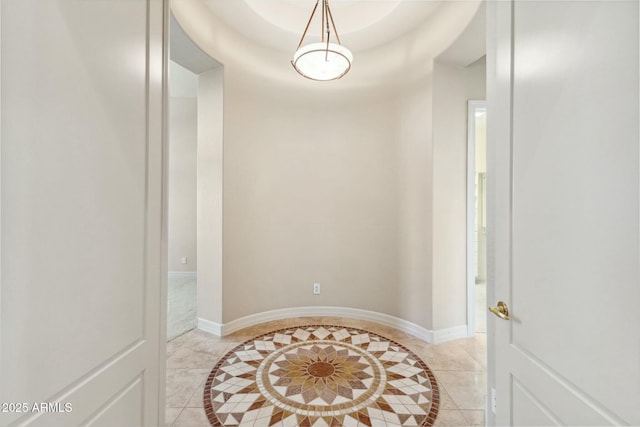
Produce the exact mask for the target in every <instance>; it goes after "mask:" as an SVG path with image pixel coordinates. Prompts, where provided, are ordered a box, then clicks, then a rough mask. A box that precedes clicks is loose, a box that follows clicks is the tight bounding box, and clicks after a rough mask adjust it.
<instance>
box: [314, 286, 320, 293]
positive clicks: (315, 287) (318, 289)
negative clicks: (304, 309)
mask: <svg viewBox="0 0 640 427" xmlns="http://www.w3.org/2000/svg"><path fill="white" fill-rule="evenodd" d="M313 294H314V295H320V283H314V284H313Z"/></svg>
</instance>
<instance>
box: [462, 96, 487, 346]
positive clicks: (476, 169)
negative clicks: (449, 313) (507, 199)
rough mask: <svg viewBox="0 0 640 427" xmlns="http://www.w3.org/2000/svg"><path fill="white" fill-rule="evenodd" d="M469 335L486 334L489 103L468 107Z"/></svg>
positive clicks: (470, 103) (469, 103) (476, 102)
mask: <svg viewBox="0 0 640 427" xmlns="http://www.w3.org/2000/svg"><path fill="white" fill-rule="evenodd" d="M467 108H468V109H467V111H468V114H467V117H468V119H467V120H468V121H467V147H468V148H467V327H468V331H467V334H468V335H469V336H472V335H474V334H476V333H486V332H487V313H486V309H485V307H486V306H487V223H486V216H487V209H486V200H487V194H486V188H487V184H486V173H487V161H486V157H487V156H486V153H487V144H486V135H487V103H486V101H469V102H468V107H467Z"/></svg>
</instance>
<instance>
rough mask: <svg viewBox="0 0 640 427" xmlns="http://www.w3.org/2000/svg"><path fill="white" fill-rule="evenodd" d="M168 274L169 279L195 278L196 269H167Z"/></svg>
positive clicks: (196, 274)
mask: <svg viewBox="0 0 640 427" xmlns="http://www.w3.org/2000/svg"><path fill="white" fill-rule="evenodd" d="M168 276H169V278H170V279H191V278H194V279H195V278H197V277H198V272H197V271H169V272H168Z"/></svg>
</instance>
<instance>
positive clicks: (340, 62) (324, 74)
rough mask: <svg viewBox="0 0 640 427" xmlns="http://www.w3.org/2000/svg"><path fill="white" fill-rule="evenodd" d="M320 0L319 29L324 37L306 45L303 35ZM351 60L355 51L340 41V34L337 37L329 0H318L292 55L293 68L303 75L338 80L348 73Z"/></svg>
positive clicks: (311, 77) (318, 78)
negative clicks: (332, 39)
mask: <svg viewBox="0 0 640 427" xmlns="http://www.w3.org/2000/svg"><path fill="white" fill-rule="evenodd" d="M320 2H322V20H321V21H322V29H321V31H320V35H321V40H322V41H321V42H318V43H309V44H306V45H304V46H303V45H302V44H303V43H304V38H305V36H306V35H307V31H308V30H309V26H310V25H311V21H312V20H313V16H314V15H315V13H316V11H317V9H318V6H319V5H320ZM329 23H331V25H330V24H329ZM331 28H333V35H334V36H335V40H336V42H335V43H334V42H332V41H331ZM352 61H353V55H352V54H351V51H350V50H349V49H347V48H346V47H344V46H342V45H341V44H340V37H338V31H337V30H336V24H335V23H334V22H333V16H332V15H331V9H330V8H329V1H328V0H317V1H316V5H315V6H314V8H313V11H312V12H311V16H310V17H309V22H307V26H306V28H305V29H304V33H302V37H301V38H300V43H299V44H298V49H297V50H296V52H295V53H294V54H293V59H292V60H291V64H292V65H293V68H295V69H296V71H297V72H298V73H300V74H301V75H302V76H304V77H306V78H308V79H311V80H320V81H326V80H336V79H339V78H340V77H342V76H344V75H345V74H347V72H348V71H349V69H350V68H351V62H352Z"/></svg>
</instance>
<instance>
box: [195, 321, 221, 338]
mask: <svg viewBox="0 0 640 427" xmlns="http://www.w3.org/2000/svg"><path fill="white" fill-rule="evenodd" d="M198 329H200V330H201V331H205V332H209V333H210V334H213V335H217V336H219V337H221V336H223V334H222V331H223V325H222V324H220V323H216V322H212V321H210V320H206V319H202V318H200V317H198Z"/></svg>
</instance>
